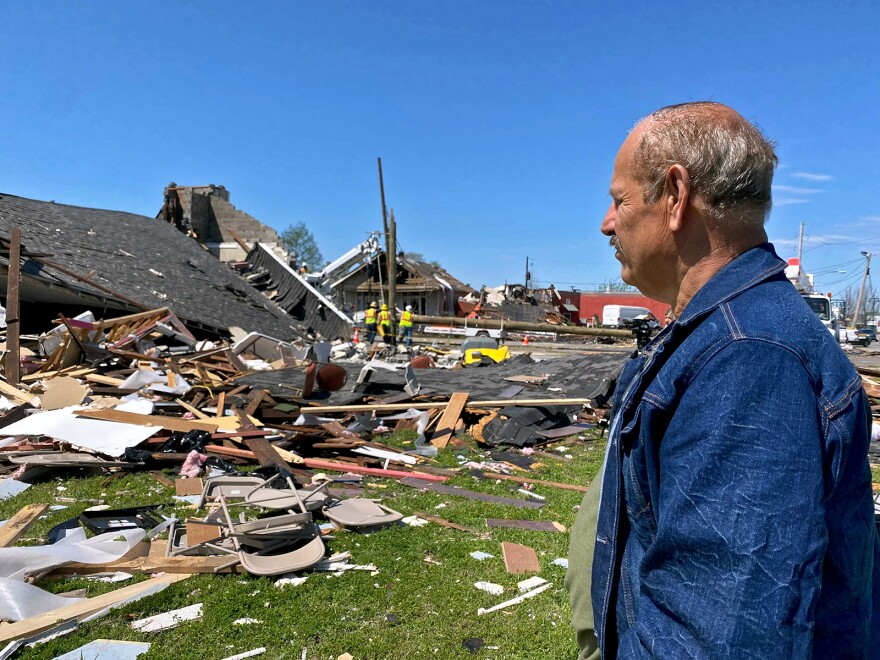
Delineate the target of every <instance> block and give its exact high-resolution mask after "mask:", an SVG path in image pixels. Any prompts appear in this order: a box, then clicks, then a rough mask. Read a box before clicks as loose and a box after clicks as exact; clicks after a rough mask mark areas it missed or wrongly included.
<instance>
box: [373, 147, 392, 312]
mask: <svg viewBox="0 0 880 660" xmlns="http://www.w3.org/2000/svg"><path fill="white" fill-rule="evenodd" d="M376 162H377V163H378V164H379V194H380V195H381V197H382V229H383V230H384V232H385V263H386V266H387V264H388V255H389V254H390V253H391V241H390V240H389V239H390V238H391V236H390V235H389V232H388V207H387V206H385V180H384V179H383V177H382V159H381V158H376ZM376 265H377V266H378V265H379V264H378V261H377V263H376ZM380 272H381V271H380ZM389 285H390V282H389ZM389 293H391V292H390V291H389ZM379 295H384V292H383V291H382V278H381V276H380V277H379ZM389 307H390V303H389Z"/></svg>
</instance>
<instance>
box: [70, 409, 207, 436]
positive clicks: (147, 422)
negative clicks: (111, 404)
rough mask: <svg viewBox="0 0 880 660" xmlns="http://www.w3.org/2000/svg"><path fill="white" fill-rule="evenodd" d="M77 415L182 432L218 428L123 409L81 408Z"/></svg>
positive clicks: (186, 420)
mask: <svg viewBox="0 0 880 660" xmlns="http://www.w3.org/2000/svg"><path fill="white" fill-rule="evenodd" d="M76 415H77V417H89V418H90V419H101V420H104V421H105V422H122V423H123V424H137V425H139V426H161V427H162V428H163V429H168V430H169V431H180V432H181V433H188V432H189V431H193V430H198V431H208V432H209V433H214V432H215V431H216V430H217V425H216V424H210V423H208V422H196V421H193V420H191V419H180V418H179V417H163V416H161V415H141V414H139V413H132V412H125V411H122V410H80V411H77V413H76Z"/></svg>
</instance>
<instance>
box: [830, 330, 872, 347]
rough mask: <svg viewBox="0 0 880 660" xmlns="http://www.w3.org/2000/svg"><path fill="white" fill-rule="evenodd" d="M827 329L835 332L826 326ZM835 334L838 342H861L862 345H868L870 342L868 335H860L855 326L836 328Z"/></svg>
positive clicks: (833, 332)
mask: <svg viewBox="0 0 880 660" xmlns="http://www.w3.org/2000/svg"><path fill="white" fill-rule="evenodd" d="M828 331H829V332H830V333H831V334H832V335H833V334H835V330H834V328H828ZM836 334H837V341H838V343H840V344H861V345H862V346H868V345H869V344H870V343H871V339H870V338H869V337H865V336H862V335H860V334H859V333H858V332H857V331H856V329H855V328H838V329H837V333H836Z"/></svg>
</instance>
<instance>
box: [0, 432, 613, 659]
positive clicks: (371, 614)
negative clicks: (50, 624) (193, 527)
mask: <svg viewBox="0 0 880 660" xmlns="http://www.w3.org/2000/svg"><path fill="white" fill-rule="evenodd" d="M410 440H411V436H407V435H405V434H403V435H400V436H396V437H391V438H388V439H386V440H385V442H386V443H387V444H392V445H397V446H401V447H403V446H406V445H407V443H408V442H410ZM603 449H604V445H603V443H602V442H601V441H600V442H592V441H588V442H582V443H577V444H575V445H573V446H572V447H571V453H572V454H573V455H574V457H575V458H574V460H572V461H567V462H563V461H558V460H553V459H546V460H544V461H543V465H542V466H538V467H536V469H534V470H533V471H532V472H531V473H529V474H524V476H528V477H531V478H536V479H545V480H549V481H559V482H565V483H573V484H580V485H586V484H588V483H589V482H590V481H591V480H592V478H593V477H594V475H595V474H596V473H597V471H598V470H599V468H600V466H601V462H602V455H603ZM459 453H461V452H459ZM481 457H482V453H481V452H479V451H476V450H475V449H471V451H470V453H469V455H468V458H469V459H471V460H480V458H481ZM437 464H438V465H441V466H446V467H452V466H457V465H458V459H457V457H456V451H455V450H444V451H443V452H441V454H440V456H439V457H438V461H437ZM169 474H170V473H169ZM102 481H103V477H91V478H76V477H74V478H68V479H64V480H58V481H55V480H53V481H45V482H41V483H36V484H34V485H33V486H32V487H31V488H30V489H28V490H27V491H26V492H24V493H22V494H21V495H19V496H18V497H15V498H12V499H9V500H6V501H3V502H0V519H3V518H7V517H9V516H10V515H12V514H14V513H15V512H16V511H18V509H19V508H21V507H22V506H24V505H25V504H28V503H32V502H49V503H55V496H56V495H62V496H64V497H71V498H75V499H76V500H77V501H76V502H73V503H66V506H68V507H69V508H68V509H66V510H64V511H59V512H52V513H51V515H49V516H48V517H47V518H45V519H43V520H40V521H38V522H37V523H36V524H35V525H34V526H33V527H32V528H31V530H29V532H28V534H27V537H28V540H27V541H24V543H41V542H43V539H42V538H41V537H42V536H43V535H45V534H46V532H47V531H48V530H49V529H50V528H51V527H52V526H53V525H55V524H57V523H58V522H61V521H63V520H65V519H66V518H69V517H71V516H73V515H76V514H78V513H79V512H80V511H82V510H83V509H85V508H86V507H88V506H91V505H93V504H95V503H97V502H103V503H106V504H109V505H111V506H113V507H114V508H115V507H125V506H131V505H134V504H150V503H159V502H170V501H171V497H170V496H171V494H172V492H171V490H170V489H166V488H163V487H162V486H160V485H159V484H158V483H157V482H156V481H155V480H154V479H153V478H152V477H150V476H149V475H148V474H146V473H135V474H130V475H128V476H126V477H124V478H121V479H117V480H115V481H113V482H111V483H109V484H108V485H107V486H106V487H103V488H102V487H101V482H102ZM365 483H366V484H367V485H368V491H367V494H368V496H370V497H381V498H382V501H383V502H384V503H385V504H386V505H388V506H391V507H392V508H394V509H397V510H399V511H401V512H402V513H404V514H411V513H413V512H415V511H425V512H428V513H432V514H434V515H437V516H440V517H442V518H445V519H447V520H450V521H453V522H456V523H459V524H462V525H467V526H470V527H474V528H476V529H480V530H486V525H485V519H486V518H523V519H538V520H550V521H556V522H559V523H562V524H563V525H565V526H566V527H567V528H570V527H571V524H572V522H573V520H574V515H575V512H576V507H577V505H578V504H579V503H580V500H581V497H582V494H581V493H579V492H576V491H568V490H561V489H556V488H550V487H544V486H536V487H535V492H537V493H539V494H541V495H544V496H546V498H547V500H546V505H545V506H544V507H543V508H542V509H540V510H525V509H514V508H512V507H505V506H501V505H496V504H489V503H483V502H475V501H470V500H466V499H463V498H459V497H454V496H445V495H439V494H436V493H431V492H426V493H420V492H419V491H417V490H415V489H413V488H409V487H407V486H403V485H401V484H399V483H397V482H395V481H392V480H384V479H373V478H367V479H365ZM447 483H449V484H450V485H456V486H462V487H464V488H469V489H472V490H479V491H481V492H486V493H491V494H496V495H502V496H509V497H517V498H521V499H524V496H523V495H521V494H519V493H516V492H515V491H516V489H517V488H518V487H519V485H518V484H515V483H512V482H504V481H498V482H496V481H495V480H477V479H474V478H473V477H471V476H470V475H467V474H460V475H458V476H456V477H454V478H452V479H451V480H450V481H449V482H447ZM59 485H61V486H63V487H64V488H65V489H66V490H64V491H63V492H62V491H58V490H57V489H56V487H57V486H59ZM441 505H444V506H441ZM438 507H440V508H438ZM176 510H177V511H178V514H179V515H180V516H181V517H186V516H187V515H193V512H192V511H191V510H190V511H188V510H186V509H185V508H178V509H176ZM502 541H512V542H515V543H521V544H523V545H528V546H531V547H533V548H535V550H536V551H537V552H538V557H539V559H540V560H541V565H542V571H541V574H540V575H541V576H542V577H544V578H545V579H548V580H549V581H551V582H552V583H553V587H552V588H551V589H548V590H547V591H545V592H544V593H542V594H540V595H539V596H537V597H536V598H534V599H532V600H528V601H526V602H524V603H521V604H519V605H516V606H514V607H512V608H510V609H508V610H504V611H499V612H494V613H491V614H487V615H484V616H477V614H476V612H477V608H479V607H490V606H492V605H494V604H496V603H498V602H500V601H501V600H506V599H508V598H512V597H514V596H515V595H517V590H516V583H517V582H518V581H519V580H521V579H523V578H525V577H528V576H524V575H520V576H516V575H509V574H508V573H507V572H506V571H505V568H504V562H503V559H502V555H501V542H502ZM328 545H329V546H330V548H331V549H332V550H334V551H346V550H347V551H350V552H351V554H352V561H353V562H354V563H358V564H369V563H372V564H375V565H376V567H377V568H378V573H377V574H375V575H373V574H371V573H370V572H366V571H349V572H347V573H344V574H343V575H341V576H332V575H328V574H325V573H313V574H310V575H309V578H308V581H307V582H306V583H305V584H303V585H301V586H299V587H285V588H283V589H279V588H276V587H275V586H274V585H273V581H272V580H270V579H267V578H254V577H250V576H247V575H196V576H193V577H191V578H189V579H187V580H185V581H182V582H179V583H176V584H174V585H171V586H170V587H168V588H167V589H166V590H164V591H163V592H161V593H159V594H155V595H153V596H149V597H147V598H145V599H143V600H141V601H138V602H135V603H131V604H129V605H127V606H126V607H124V608H121V609H119V610H114V611H113V612H111V613H110V614H108V615H107V616H105V617H103V618H102V619H99V620H97V621H94V622H91V623H87V624H84V625H82V626H81V627H80V628H79V629H78V630H77V631H76V632H75V633H73V634H71V635H69V636H67V637H62V638H59V639H56V640H52V641H50V642H47V643H45V644H42V645H38V646H37V647H35V648H34V649H29V650H26V651H25V652H23V653H22V654H21V655H20V656H19V657H22V658H53V657H55V656H56V655H58V654H61V653H64V652H67V651H69V650H71V649H74V648H76V647H78V646H80V645H82V644H85V643H87V642H89V641H91V640H94V639H99V638H107V639H123V640H135V641H147V642H152V644H153V645H152V647H151V649H150V651H149V653H147V654H145V655H143V656H141V657H142V658H144V659H145V660H150V659H156V658H169V659H170V658H173V659H174V660H180V659H182V658H192V657H200V658H205V659H206V660H207V659H214V658H222V657H226V656H228V655H232V654H235V653H241V652H243V651H247V650H250V649H252V648H255V647H259V646H265V647H266V648H267V653H266V654H265V655H263V656H261V657H263V658H296V659H298V658H300V657H302V653H303V649H306V657H307V658H310V659H311V658H329V659H335V658H337V656H339V655H341V654H343V653H346V652H348V653H351V654H352V655H353V656H354V657H355V658H357V659H358V660H362V659H365V658H374V659H383V658H426V657H431V658H474V657H476V658H495V659H499V658H511V659H513V658H516V659H528V658H535V659H541V660H544V659H545V658H563V657H574V656H575V655H576V654H577V647H576V645H575V643H574V638H573V633H572V631H571V629H570V627H569V619H570V610H569V606H568V596H567V594H566V592H565V589H564V587H563V577H564V574H565V570H564V569H563V568H560V567H558V566H554V565H553V564H552V563H551V562H552V561H553V560H554V559H556V558H557V557H565V556H566V554H567V548H568V534H567V533H549V532H528V531H523V530H515V529H494V530H492V531H491V533H488V531H487V534H486V537H485V538H479V537H476V536H474V535H471V534H468V533H464V532H459V531H456V530H451V529H447V528H444V527H440V526H438V525H435V524H433V523H431V524H429V525H426V526H424V527H409V526H404V527H397V528H391V529H385V530H382V531H379V532H375V533H372V534H369V535H365V534H357V533H348V532H343V533H338V534H336V535H335V539H333V540H331V541H329V542H328ZM474 550H482V551H484V552H488V553H491V554H493V555H495V558H494V559H488V560H485V561H482V562H480V561H477V560H475V559H473V558H471V557H470V556H469V553H471V552H473V551H474ZM426 559H428V560H429V561H426ZM435 562H436V563H435ZM139 579H145V578H139ZM479 580H485V581H490V582H495V583H498V584H500V585H502V586H504V588H505V593H504V594H503V595H502V596H492V595H490V594H487V593H484V592H482V591H479V590H477V589H476V588H475V587H474V586H473V583H474V582H476V581H479ZM40 584H41V585H42V586H44V587H45V588H48V589H50V590H51V591H54V592H63V591H70V590H73V589H78V588H86V589H88V593H89V595H90V596H94V595H97V594H99V593H103V592H105V591H109V590H112V589H115V588H118V587H119V586H120V585H108V584H104V583H100V582H98V583H94V582H91V581H88V580H85V579H52V580H44V581H42V582H41V583H40ZM198 602H202V603H204V617H203V618H202V619H201V620H199V621H195V622H189V623H184V624H182V625H180V626H179V627H178V628H176V629H174V630H169V631H166V632H161V633H150V634H142V633H136V632H135V631H133V630H132V629H131V627H130V626H129V623H130V621H131V620H132V619H134V618H140V617H142V616H150V615H153V614H158V613H161V612H164V611H167V610H169V609H174V608H178V607H184V606H186V605H192V604H194V603H198ZM243 617H250V618H253V619H258V620H260V621H261V622H262V623H260V624H251V625H244V626H237V625H233V624H232V621H234V620H235V619H239V618H243ZM471 638H479V639H481V640H483V642H484V644H485V645H484V646H483V648H482V649H480V650H479V651H477V652H476V653H475V654H471V653H470V652H468V650H467V649H466V648H465V647H464V646H463V642H464V641H465V640H467V639H471ZM493 647H494V648H493Z"/></svg>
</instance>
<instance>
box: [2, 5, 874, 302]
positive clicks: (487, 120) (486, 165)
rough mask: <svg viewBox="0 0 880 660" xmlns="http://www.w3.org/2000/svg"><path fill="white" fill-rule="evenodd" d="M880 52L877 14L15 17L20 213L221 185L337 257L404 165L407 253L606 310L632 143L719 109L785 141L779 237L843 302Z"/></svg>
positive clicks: (175, 9) (8, 137)
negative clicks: (531, 279) (696, 103)
mask: <svg viewBox="0 0 880 660" xmlns="http://www.w3.org/2000/svg"><path fill="white" fill-rule="evenodd" d="M712 5H716V6H712ZM878 32H880V4H878V3H875V2H870V1H867V0H866V1H862V2H859V1H856V0H852V1H849V2H840V3H819V2H814V1H812V0H800V1H798V2H792V1H788V0H782V1H778V2H772V3H768V2H738V3H729V4H726V5H721V4H719V3H706V2H680V3H678V4H673V5H669V4H663V3H657V2H647V1H639V2H624V3H598V2H586V1H584V2H562V1H559V2H511V1H508V2H500V1H499V2H453V1H445V2H434V3H427V2H380V1H373V2H318V3H305V2H271V1H266V2H223V1H218V0H212V1H210V2H209V1H201V0H193V1H190V2H175V3H170V2H158V1H156V2H145V1H141V2H134V1H133V2H99V1H94V2H73V1H71V2H60V1H58V2H48V1H42V2H41V1H37V2H33V1H28V2H21V1H18V0H12V1H7V2H5V3H4V9H3V20H2V22H0V62H2V65H0V84H2V101H0V126H2V128H3V130H2V131H0V191H2V192H6V193H10V194H16V195H21V196H25V197H34V198H38V199H53V200H56V201H58V202H63V203H69V204H76V205H82V206H93V207H99V208H111V209H119V210H126V211H132V212H136V213H142V214H145V215H150V216H152V215H155V213H156V212H157V211H158V209H159V207H160V206H161V203H162V191H163V188H164V186H165V185H166V184H167V183H168V182H170V181H175V182H176V183H178V184H180V185H202V184H207V183H214V184H223V185H225V186H226V187H227V188H228V189H229V190H230V192H231V196H232V199H231V201H232V202H233V203H234V204H235V205H236V206H238V207H239V208H241V209H243V210H245V211H247V212H248V213H250V214H251V215H254V216H255V217H257V218H259V219H260V220H262V221H263V222H265V223H267V224H269V225H272V226H273V227H275V228H276V229H279V230H281V229H284V228H285V227H286V226H288V225H289V224H292V223H295V222H299V221H304V222H305V223H306V224H307V225H308V226H309V228H310V229H311V230H312V231H313V232H314V234H315V236H316V238H317V240H318V243H319V246H320V247H321V249H322V251H323V253H324V255H325V257H327V258H333V257H335V256H337V255H338V254H340V253H342V252H344V251H345V250H347V249H348V248H350V247H351V246H353V245H354V244H355V243H357V242H359V241H361V240H363V239H364V238H365V237H366V235H367V234H368V232H370V231H371V230H374V229H378V228H380V227H381V215H380V203H379V194H378V183H377V172H376V157H377V156H381V157H382V161H383V166H384V174H385V188H386V195H387V199H388V205H389V206H390V207H392V208H393V209H394V212H395V216H396V218H397V221H398V241H399V244H400V246H401V247H402V249H404V250H407V251H415V252H421V253H423V254H424V255H425V256H426V257H427V258H428V259H436V260H438V261H440V262H441V263H442V264H443V265H444V266H445V267H446V268H447V269H448V270H449V271H450V272H452V273H453V274H454V275H456V276H457V277H459V278H460V279H462V280H464V281H466V282H469V283H470V284H472V285H474V286H477V287H478V286H480V285H481V284H487V285H497V284H501V283H503V282H504V281H505V280H507V281H511V282H515V281H522V279H523V271H524V266H525V259H526V257H527V256H528V257H530V258H531V259H532V260H533V262H534V265H533V268H532V272H533V274H534V276H535V277H536V279H538V280H539V281H541V282H543V283H544V284H550V283H555V284H556V285H557V286H559V287H560V288H566V287H567V286H570V285H574V286H578V287H580V288H585V289H586V288H591V287H593V286H595V285H598V284H601V283H603V282H605V281H607V280H609V279H612V278H616V277H618V275H619V269H618V266H617V262H616V261H615V260H614V258H613V256H612V253H611V250H610V249H609V248H608V247H607V240H606V239H605V238H604V237H602V235H601V234H600V233H599V224H600V222H601V219H602V217H603V215H604V213H605V210H606V208H607V205H608V197H607V190H608V180H609V177H610V174H611V166H612V161H613V158H614V155H615V153H616V150H617V148H618V146H619V144H620V142H621V141H622V140H623V138H624V137H625V135H626V132H627V130H628V129H629V128H630V127H631V126H632V124H633V123H634V122H635V121H636V120H637V119H638V118H639V117H641V116H643V115H644V114H646V113H648V112H650V111H651V110H653V109H655V108H657V107H660V106H663V105H667V104H670V103H677V102H681V101H688V100H698V99H713V100H717V101H722V102H725V103H728V104H730V105H732V106H733V107H734V108H736V109H738V110H739V111H740V112H742V114H744V115H745V116H746V117H748V118H749V119H752V120H754V121H757V122H758V123H759V124H760V125H761V127H762V128H763V129H764V130H765V132H766V133H767V134H768V135H769V136H770V137H771V138H772V139H774V140H775V141H776V142H777V143H778V145H779V146H778V151H779V155H780V158H781V166H780V169H779V171H778V173H777V176H776V191H775V195H774V197H775V209H774V211H773V214H772V216H771V218H770V221H769V225H768V231H769V234H770V236H771V238H772V239H774V240H775V242H776V244H777V246H778V247H779V251H780V253H781V255H782V256H784V257H786V256H793V255H794V254H795V251H796V239H797V234H798V225H799V223H800V222H805V223H806V232H807V240H806V242H805V254H804V261H805V267H806V269H807V270H808V271H811V272H816V273H817V274H818V277H817V281H818V285H819V287H820V288H821V289H822V290H828V291H834V292H835V293H836V292H838V291H840V290H841V289H842V288H844V287H845V286H847V285H848V284H850V283H851V282H853V281H856V282H857V280H858V276H859V273H860V269H861V267H862V264H863V263H864V260H863V259H862V258H861V256H860V255H859V252H860V251H861V250H867V251H878V252H880V192H878V190H880V186H878V181H880V156H878V145H880V139H878V138H880V121H878V117H880V76H878V71H880V49H878V48H877V36H876V35H877V33H878ZM837 271H846V272H844V273H840V272H837Z"/></svg>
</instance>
